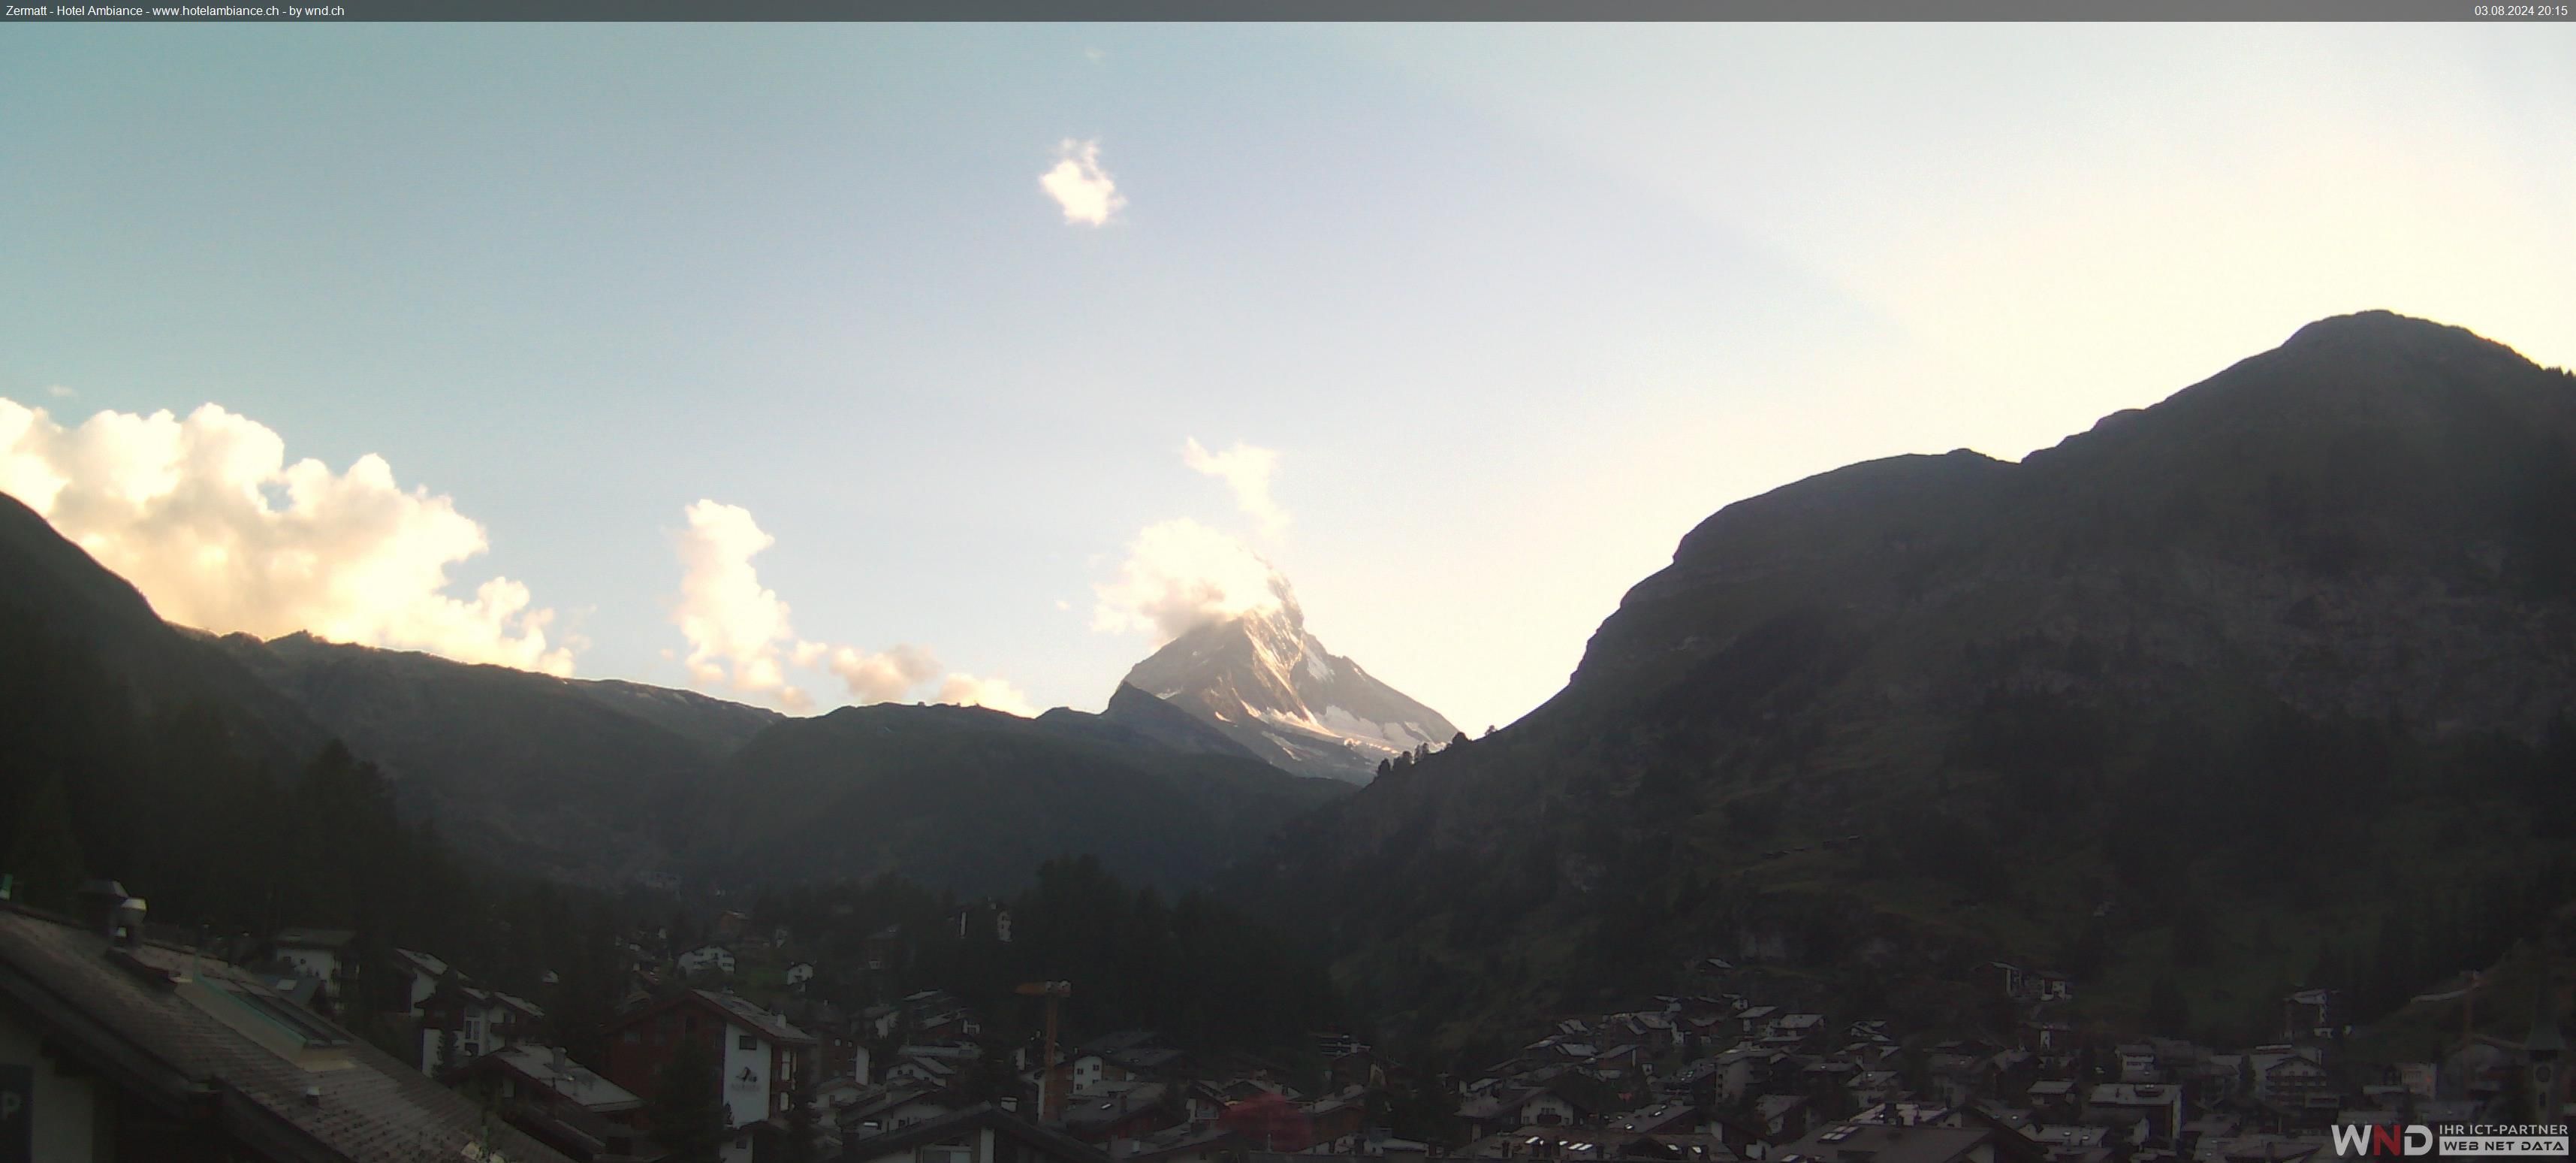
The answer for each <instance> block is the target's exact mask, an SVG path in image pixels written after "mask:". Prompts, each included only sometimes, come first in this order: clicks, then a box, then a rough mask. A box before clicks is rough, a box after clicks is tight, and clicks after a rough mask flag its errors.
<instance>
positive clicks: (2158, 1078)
mask: <svg viewBox="0 0 2576 1163" xmlns="http://www.w3.org/2000/svg"><path fill="white" fill-rule="evenodd" d="M2118 1053H2119V1055H2120V1081H2122V1082H2162V1081H2164V1074H2163V1071H2162V1070H2161V1069H2160V1068H2159V1067H2158V1066H2157V1064H2156V1048H2155V1047H2153V1046H2150V1045H2147V1044H2146V1043H2144V1042H2136V1043H2131V1044H2127V1045H2123V1046H2121V1047H2120V1048H2119V1051H2118Z"/></svg>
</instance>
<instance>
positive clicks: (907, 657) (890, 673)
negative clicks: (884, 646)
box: [832, 646, 948, 704]
mask: <svg viewBox="0 0 2576 1163" xmlns="http://www.w3.org/2000/svg"><path fill="white" fill-rule="evenodd" d="M832 673H833V674H836V675H839V676H840V678H841V681H842V683H844V684H845V685H847V686H848V687H849V688H850V697H851V698H852V699H855V700H857V701H858V702H860V703H862V704H866V703H890V702H893V701H895V700H897V699H900V698H902V697H903V696H905V695H906V694H909V693H911V691H912V689H913V688H915V687H918V686H920V685H921V684H923V683H926V682H929V681H930V680H931V679H934V678H937V677H939V660H938V659H937V658H934V657H932V656H931V654H930V652H929V651H927V650H923V649H922V648H920V647H918V646H897V647H895V648H893V649H891V650H888V651H886V652H884V653H882V654H870V653H868V652H867V651H864V650H855V649H852V648H850V647H847V646H844V647H841V648H840V649H838V650H835V651H833V652H832ZM940 701H942V702H946V701H948V700H946V699H942V700H940Z"/></svg>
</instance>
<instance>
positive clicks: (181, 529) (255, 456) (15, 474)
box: [0, 399, 572, 675]
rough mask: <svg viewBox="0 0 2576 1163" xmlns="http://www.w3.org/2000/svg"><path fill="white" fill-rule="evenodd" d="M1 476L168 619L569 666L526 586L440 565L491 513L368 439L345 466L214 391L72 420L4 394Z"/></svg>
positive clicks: (455, 560) (560, 669)
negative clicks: (462, 587)
mask: <svg viewBox="0 0 2576 1163" xmlns="http://www.w3.org/2000/svg"><path fill="white" fill-rule="evenodd" d="M0 492H7V493H8V494H9V495H11V496H13V497H16V498H18V499H19V500H20V501H22V502H24V503H25V504H26V505H27V507H29V508H31V509H34V510H35V511H36V512H37V513H38V514H39V515H41V516H43V517H44V518H45V519H46V520H47V521H49V522H51V523H52V524H53V526H54V528H55V529H56V530H57V531H59V532H61V533H62V535H63V536H65V537H67V538H69V539H70V540H71V541H73V542H74V543H75V544H78V545H79V546H80V547H81V548H82V549H84V550H86V551H88V553H89V555H90V556H91V557H94V558H97V559H98V562H99V564H101V565H104V566H106V567H107V568H108V569H110V570H113V571H115V572H116V573H117V574H118V575H120V576H122V577H124V578H125V579H126V580H127V581H129V582H132V583H133V584H134V586H135V588H136V589H138V590H141V591H142V592H143V596H144V597H145V598H147V599H149V600H150V601H151V603H152V606H153V609H154V610H156V611H158V612H159V613H160V615H161V616H162V617H163V618H166V619H168V620H170V621H172V622H177V623H180V624H182V625H187V626H195V627H198V628H200V629H204V630H211V631H214V632H217V633H226V634H229V633H247V634H254V635H257V636H259V637H262V638H273V637H276V636H278V635H282V634H289V633H293V632H295V631H298V630H303V631H309V632H311V633H312V634H314V635H316V636H318V637H322V638H326V639H330V640H332V641H335V642H355V643H361V644H364V645H370V646H385V647H394V648H399V649H408V650H426V651H429V652H431V653H434V654H441V655H445V656H447V657H449V658H453V659H456V660H458V661H461V662H486V663H496V664H499V665H503V666H515V667H519V668H521V669H524V670H537V671H544V672H546V673H548V674H558V675H562V674H570V673H572V651H571V650H569V649H567V648H565V647H564V646H562V645H560V644H556V643H552V642H550V641H549V640H548V638H547V629H548V627H549V626H550V625H551V624H552V622H553V621H554V616H555V615H554V611H553V610H551V609H545V608H539V607H536V606H535V605H534V604H533V602H532V600H531V597H530V594H529V592H528V587H527V586H525V585H523V584H521V583H519V582H516V581H512V580H510V579H508V578H502V577H495V578H491V579H488V580H486V581H484V582H482V583H481V584H479V585H477V586H476V587H475V588H474V592H473V595H472V596H471V597H459V596H456V595H454V594H452V593H450V592H449V585H450V579H449V576H448V571H449V570H450V568H451V567H453V566H455V565H457V564H459V563H461V562H464V561H466V560H469V559H471V558H473V557H476V556H478V555H480V554H482V553H483V552H484V551H485V550H486V549H488V548H489V544H488V542H487V541H486V539H485V535H484V530H483V526H482V525H480V524H478V523H476V522H475V521H474V520H472V519H471V518H468V517H466V516H465V515H464V514H462V513H459V512H457V510H456V505H455V502H454V501H453V500H452V499H451V498H448V497H446V496H441V495H435V494H432V493H430V492H429V491H428V490H427V489H424V488H420V487H417V486H415V487H412V488H409V489H406V488H404V487H402V486H401V485H399V484H397V483H395V480H394V473H393V467H392V466H391V465H389V464H387V463H386V462H385V459H384V458H383V457H381V456H377V455H374V454H372V453H371V454H368V455H366V456H361V457H359V458H357V459H356V460H355V461H353V462H351V463H350V465H349V467H348V469H347V470H346V471H345V472H338V473H335V472H332V471H331V469H330V468H329V467H327V466H325V465H324V464H323V463H322V462H321V461H318V460H311V459H306V460H299V461H296V462H294V463H292V464H289V463H287V460H286V442H285V440H284V439H283V438H281V437H280V436H279V435H278V434H277V433H276V432H274V431H272V430H270V429H269V428H268V427H267V426H265V425H263V424H261V423H259V422H258V421H255V420H252V419H250V418H248V417H245V416H240V415H236V414H234V413H232V412H228V411H225V410H224V409H223V408H221V407H219V406H217V405H214V404H207V405H205V406H203V407H200V408H198V409H197V410H196V411H194V412H191V413H189V414H188V415H187V417H186V418H184V419H182V418H180V417H178V416H176V415H173V414H172V413H170V412H168V411H160V412H154V413H152V414H150V415H136V414H133V413H126V412H114V411H103V412H99V413H97V414H96V415H93V416H91V417H90V418H89V419H88V420H86V421H83V422H82V423H81V424H80V425H79V426H78V427H74V428H66V427H64V426H62V425H61V424H59V423H57V422H55V421H54V420H53V418H52V417H50V416H49V415H47V414H46V412H45V411H44V409H41V408H29V407H26V406H25V405H22V404H19V403H17V402H15V401H12V400H7V399H0Z"/></svg>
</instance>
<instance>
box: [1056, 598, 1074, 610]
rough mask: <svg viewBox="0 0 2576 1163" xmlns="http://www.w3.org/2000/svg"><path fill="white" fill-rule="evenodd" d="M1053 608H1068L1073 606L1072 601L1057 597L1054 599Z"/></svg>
mask: <svg viewBox="0 0 2576 1163" xmlns="http://www.w3.org/2000/svg"><path fill="white" fill-rule="evenodd" d="M1055 608H1056V609H1058V610H1070V609H1072V608H1073V603H1071V602H1068V601H1066V600H1064V599H1063V598H1057V599H1056V600H1055Z"/></svg>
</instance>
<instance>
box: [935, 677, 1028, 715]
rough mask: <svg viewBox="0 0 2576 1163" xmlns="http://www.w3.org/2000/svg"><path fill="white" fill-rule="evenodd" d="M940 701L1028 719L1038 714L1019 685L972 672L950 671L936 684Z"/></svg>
mask: <svg viewBox="0 0 2576 1163" xmlns="http://www.w3.org/2000/svg"><path fill="white" fill-rule="evenodd" d="M939 701H940V702H943V703H954V704H956V705H958V706H961V707H990V708H992V709H993V710H996V711H1002V712H1005V713H1007V714H1013V715H1018V716H1020V717H1021V718H1028V717H1030V716H1032V715H1035V714H1037V713H1038V712H1037V708H1036V707H1034V706H1031V705H1030V704H1029V697H1028V696H1027V695H1025V694H1022V693H1021V692H1020V689H1019V688H1018V687H1015V686H1012V685H1011V684H1010V683H1007V682H1004V681H1002V680H1001V679H998V678H977V677H975V676H974V675H971V674H952V675H949V676H948V680H947V681H946V682H942V683H940V684H939Z"/></svg>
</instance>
